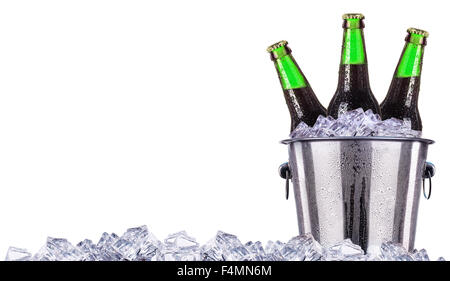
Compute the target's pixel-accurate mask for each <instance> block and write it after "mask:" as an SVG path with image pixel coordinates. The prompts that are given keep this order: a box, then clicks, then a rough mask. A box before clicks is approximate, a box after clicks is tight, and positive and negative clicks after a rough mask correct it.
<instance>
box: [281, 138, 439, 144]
mask: <svg viewBox="0 0 450 281" xmlns="http://www.w3.org/2000/svg"><path fill="white" fill-rule="evenodd" d="M316 141H399V142H407V141H409V142H422V143H425V144H433V143H434V142H435V141H434V140H430V139H424V138H407V137H318V138H314V137H308V138H293V139H285V140H282V141H280V143H282V144H291V143H295V142H316Z"/></svg>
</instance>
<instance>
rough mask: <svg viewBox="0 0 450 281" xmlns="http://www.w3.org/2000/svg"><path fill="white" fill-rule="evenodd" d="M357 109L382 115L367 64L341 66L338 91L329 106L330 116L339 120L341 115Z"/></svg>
mask: <svg viewBox="0 0 450 281" xmlns="http://www.w3.org/2000/svg"><path fill="white" fill-rule="evenodd" d="M357 108H362V109H364V110H368V109H371V110H372V111H373V112H374V113H377V114H379V113H380V107H379V105H378V102H377V100H376V99H375V96H374V95H373V93H372V90H371V89H370V84H369V73H368V69H367V64H341V65H340V67H339V81H338V86H337V90H336V93H335V94H334V96H333V98H332V99H331V101H330V105H329V106H328V115H330V116H332V117H333V118H337V117H338V115H339V114H340V113H343V112H345V111H349V110H353V109H357Z"/></svg>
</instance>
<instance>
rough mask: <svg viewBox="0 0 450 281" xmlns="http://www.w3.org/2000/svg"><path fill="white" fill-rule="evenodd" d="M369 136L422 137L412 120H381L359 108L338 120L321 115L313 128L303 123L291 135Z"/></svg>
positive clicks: (311, 136)
mask: <svg viewBox="0 0 450 281" xmlns="http://www.w3.org/2000/svg"><path fill="white" fill-rule="evenodd" d="M368 136H385V137H420V136H421V132H420V131H415V130H412V129H411V121H410V120H399V119H396V118H390V119H386V120H381V118H380V115H378V114H374V113H373V112H372V110H370V109H369V110H366V111H365V112H364V110H363V109H361V108H358V109H355V110H351V111H347V112H345V113H342V114H340V115H339V117H338V118H337V119H334V118H333V117H331V116H327V117H324V116H322V115H320V116H319V117H318V118H317V120H316V123H315V124H314V126H312V127H309V126H308V125H306V124H305V123H303V122H301V123H300V124H298V126H297V128H295V130H294V131H292V133H291V134H290V137H291V138H314V137H368Z"/></svg>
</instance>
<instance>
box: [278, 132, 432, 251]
mask: <svg viewBox="0 0 450 281" xmlns="http://www.w3.org/2000/svg"><path fill="white" fill-rule="evenodd" d="M282 143H284V144H287V145H288V147H289V163H288V165H284V166H283V165H282V166H281V167H280V175H282V176H283V177H285V178H287V183H288V181H289V178H290V179H291V181H292V183H293V187H294V195H295V202H296V206H297V218H298V226H299V231H300V234H303V233H311V234H312V235H313V236H314V237H315V238H316V240H318V241H319V242H320V243H321V244H322V245H325V246H327V245H332V244H333V243H336V242H339V241H342V240H344V239H345V238H350V239H351V240H352V241H353V243H355V244H359V245H360V246H361V247H362V248H363V249H364V250H365V251H366V252H369V253H370V252H374V251H376V250H375V249H377V248H378V246H379V245H380V244H381V243H382V242H384V241H394V242H397V243H401V244H403V246H404V247H405V248H406V249H408V250H413V247H414V238H415V232H416V224H417V211H418V206H419V198H420V194H421V188H422V184H425V180H424V179H425V178H430V184H431V177H432V176H433V175H434V166H433V165H432V164H431V163H428V162H426V156H427V149H428V145H429V144H432V143H433V141H432V140H428V139H421V138H394V137H392V138H391V137H335V138H304V139H289V140H284V141H282ZM430 188H431V185H430ZM430 191H431V189H430ZM424 193H425V189H424Z"/></svg>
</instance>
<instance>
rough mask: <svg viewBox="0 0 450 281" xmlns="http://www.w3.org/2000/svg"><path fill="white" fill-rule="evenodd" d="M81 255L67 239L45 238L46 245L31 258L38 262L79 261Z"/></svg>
mask: <svg viewBox="0 0 450 281" xmlns="http://www.w3.org/2000/svg"><path fill="white" fill-rule="evenodd" d="M82 257H83V253H82V252H81V251H80V250H79V249H78V248H76V247H74V246H73V245H72V244H71V243H70V242H69V241H67V239H63V238H52V237H48V238H47V243H46V244H45V245H44V246H43V247H42V248H41V250H39V252H38V253H37V254H36V255H35V256H34V257H33V260H39V261H76V260H81V259H82Z"/></svg>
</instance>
